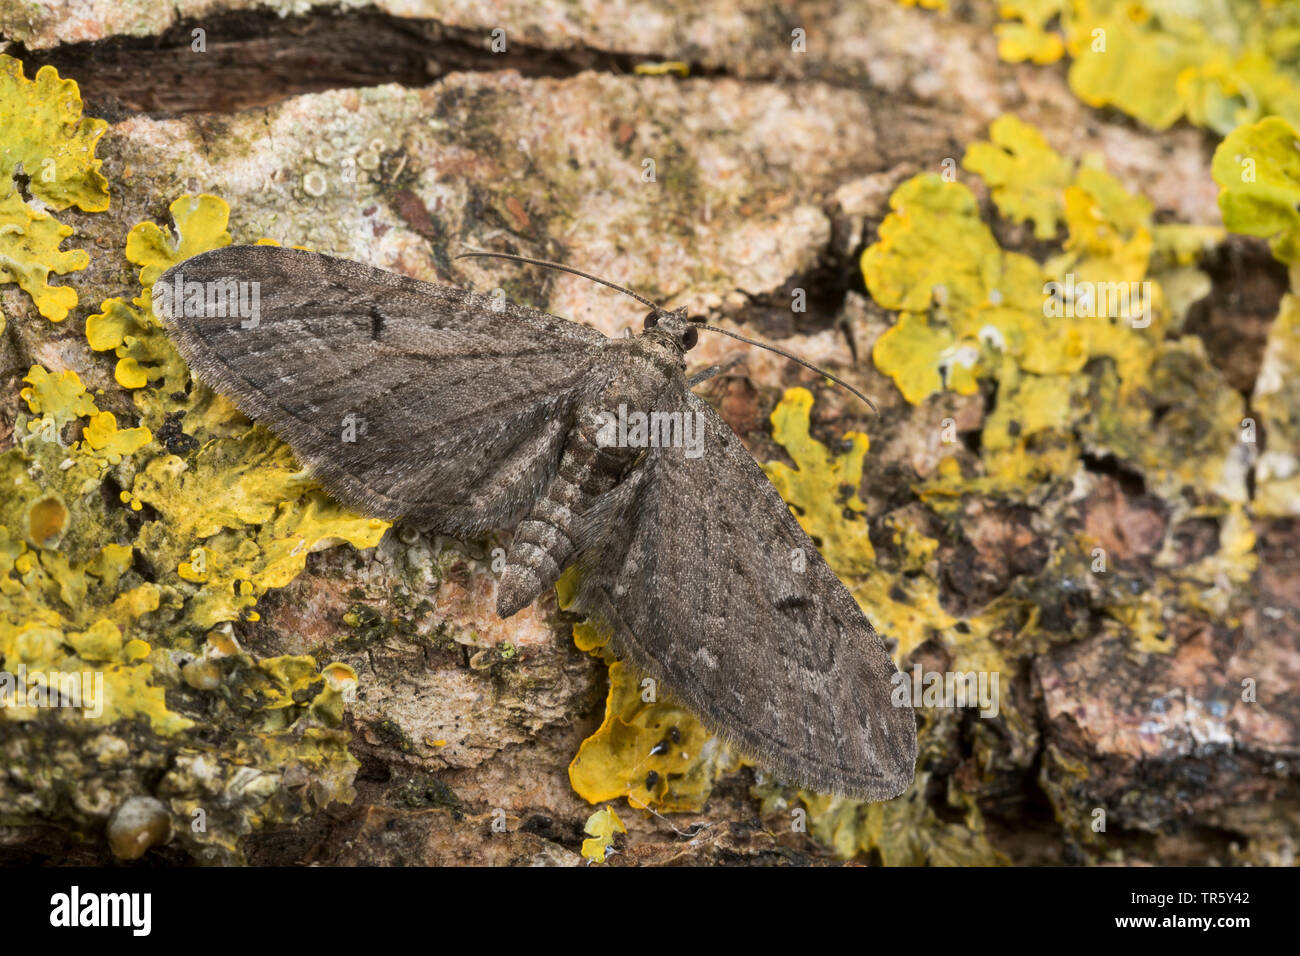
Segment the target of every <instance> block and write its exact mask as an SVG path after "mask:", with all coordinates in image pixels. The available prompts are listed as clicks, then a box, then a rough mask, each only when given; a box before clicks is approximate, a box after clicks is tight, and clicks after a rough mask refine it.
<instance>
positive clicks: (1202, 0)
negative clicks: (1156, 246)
mask: <svg viewBox="0 0 1300 956" xmlns="http://www.w3.org/2000/svg"><path fill="white" fill-rule="evenodd" d="M998 8H999V11H1000V13H1001V15H1002V16H1003V17H1004V18H1005V19H1004V22H1002V23H999V24H998V25H997V26H996V27H995V28H994V30H995V32H996V34H997V37H998V55H999V56H1001V57H1002V59H1004V60H1007V61H1009V62H1013V63H1019V62H1022V61H1025V60H1032V61H1033V62H1035V63H1052V62H1055V61H1056V60H1058V59H1060V57H1061V55H1062V53H1063V52H1068V54H1069V56H1070V57H1071V58H1072V59H1073V62H1072V63H1071V65H1070V71H1069V82H1070V88H1071V89H1072V90H1073V91H1074V93H1075V95H1076V96H1078V97H1079V98H1080V99H1081V100H1083V101H1084V102H1085V103H1087V104H1089V105H1090V106H1095V107H1107V106H1109V107H1114V108H1116V109H1119V110H1122V111H1123V112H1124V113H1127V114H1128V115H1130V116H1133V117H1135V118H1137V119H1139V120H1141V121H1142V122H1144V123H1146V124H1147V125H1148V126H1151V127H1153V128H1155V129H1167V128H1168V127H1170V126H1172V125H1173V124H1174V123H1176V122H1178V121H1179V120H1180V119H1183V118H1186V119H1187V120H1189V121H1190V122H1192V123H1194V124H1196V125H1197V126H1202V127H1205V128H1207V129H1211V130H1214V131H1215V132H1217V133H1219V134H1220V135H1222V134H1226V133H1228V132H1229V131H1230V130H1232V129H1233V128H1234V127H1236V126H1238V125H1239V124H1241V123H1252V122H1254V121H1256V120H1258V119H1260V118H1261V117H1264V116H1269V115H1277V116H1283V117H1286V118H1287V119H1289V120H1291V122H1292V123H1300V70H1298V69H1297V67H1296V56H1295V51H1296V49H1297V46H1298V45H1300V44H1297V39H1296V38H1297V37H1298V36H1300V9H1298V8H1297V6H1296V5H1295V4H1294V3H1292V2H1290V0H1262V2H1261V0H1182V2H1179V3H1169V2H1166V0H1001V2H1000V3H999V5H998ZM1054 21H1055V23H1056V27H1057V28H1056V29H1054V28H1053V22H1054Z"/></svg>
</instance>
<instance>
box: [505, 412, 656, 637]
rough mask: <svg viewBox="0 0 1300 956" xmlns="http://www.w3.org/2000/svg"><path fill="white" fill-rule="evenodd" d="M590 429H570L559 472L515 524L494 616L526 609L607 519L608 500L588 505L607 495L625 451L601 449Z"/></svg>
mask: <svg viewBox="0 0 1300 956" xmlns="http://www.w3.org/2000/svg"><path fill="white" fill-rule="evenodd" d="M595 428H596V426H595V425H594V424H591V423H588V424H587V427H584V426H583V425H580V426H579V427H578V428H576V429H574V431H573V433H572V434H571V436H570V438H569V441H568V443H567V444H566V445H565V449H564V454H563V455H562V456H561V458H560V469H559V472H558V473H557V474H556V475H555V477H554V478H552V479H551V482H550V484H549V485H547V488H546V492H545V494H543V495H542V496H541V497H540V498H538V499H537V501H535V502H534V503H533V505H532V507H531V508H529V510H528V513H527V514H526V515H525V516H524V518H523V519H522V520H521V521H520V522H519V524H518V525H516V527H515V535H514V538H513V540H512V541H511V542H510V550H509V552H508V553H507V554H506V567H505V570H504V571H503V572H502V574H501V581H500V583H499V585H498V587H497V614H498V615H500V616H501V617H503V618H505V617H510V616H511V615H512V614H514V613H515V612H516V611H518V610H520V609H521V608H523V607H527V606H528V605H529V604H531V603H532V602H533V601H534V600H536V599H537V597H538V596H539V595H540V594H541V593H542V592H543V591H545V590H546V589H547V588H549V587H551V586H552V585H553V584H555V582H556V581H557V580H558V579H559V577H560V574H561V573H562V572H563V571H564V569H565V568H566V567H568V566H569V564H570V563H571V562H572V560H573V558H574V557H575V556H576V555H577V554H578V552H579V551H580V550H582V549H583V548H585V547H586V544H585V542H586V539H588V538H589V536H590V535H591V534H592V533H593V532H594V531H596V528H597V527H601V528H603V527H607V526H608V521H610V520H612V518H611V517H609V516H608V515H607V513H608V511H609V510H610V509H609V505H608V504H605V505H603V506H600V507H596V508H595V510H594V511H593V510H592V509H593V506H596V505H600V504H601V502H602V499H607V498H608V497H609V495H608V494H607V493H608V492H610V489H611V488H614V487H615V485H616V484H617V483H618V481H619V479H620V478H621V477H622V475H623V473H624V472H625V471H626V469H627V464H628V456H629V450H628V449H625V448H601V447H600V446H599V445H598V444H597V442H596V431H595ZM634 451H635V450H633V453H634ZM631 500H632V499H631V496H627V497H626V498H620V499H619V501H618V502H617V503H618V505H619V506H620V508H621V507H624V506H625V504H626V502H629V501H631ZM589 514H591V515H592V517H590V518H589V517H588V515H589Z"/></svg>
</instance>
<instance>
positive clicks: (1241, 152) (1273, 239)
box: [1211, 117, 1300, 265]
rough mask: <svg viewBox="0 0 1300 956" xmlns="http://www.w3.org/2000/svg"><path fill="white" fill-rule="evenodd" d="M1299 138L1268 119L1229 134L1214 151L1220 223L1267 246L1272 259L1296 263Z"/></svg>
mask: <svg viewBox="0 0 1300 956" xmlns="http://www.w3.org/2000/svg"><path fill="white" fill-rule="evenodd" d="M1298 143H1300V133H1297V132H1296V131H1295V128H1294V127H1293V126H1292V125H1291V124H1290V123H1288V122H1287V121H1286V120H1284V119H1280V118H1278V117H1270V118H1268V119H1264V120H1261V121H1260V122H1258V123H1256V124H1255V125H1253V126H1243V127H1241V128H1240V129H1237V130H1235V131H1234V132H1233V133H1231V134H1230V135H1229V136H1228V137H1227V138H1226V139H1224V141H1223V142H1222V143H1220V144H1219V148H1218V149H1216V150H1215V151H1214V161H1213V164H1212V166H1211V171H1212V174H1213V176H1214V181H1215V182H1217V183H1218V184H1219V208H1220V209H1221V210H1222V211H1223V223H1224V225H1225V226H1227V227H1228V228H1229V229H1230V230H1232V231H1233V232H1240V233H1244V234H1246V235H1249V236H1260V237H1261V238H1265V239H1267V240H1268V241H1269V248H1270V249H1272V250H1273V255H1274V256H1276V257H1277V258H1278V259H1279V260H1281V261H1282V262H1285V263H1287V264H1288V265H1295V264H1297V263H1300V212H1298V211H1297V209H1296V206H1297V204H1298V203H1300V148H1298V147H1297V144H1298Z"/></svg>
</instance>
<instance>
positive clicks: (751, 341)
mask: <svg viewBox="0 0 1300 956" xmlns="http://www.w3.org/2000/svg"><path fill="white" fill-rule="evenodd" d="M696 328H700V329H708V330H709V331H710V332H721V333H722V334H723V335H730V336H731V337H732V338H733V339H739V340H740V341H742V342H745V343H746V344H748V345H755V346H757V347H758V348H760V349H767V350H768V351H769V352H775V353H776V354H777V355H783V356H785V357H786V358H788V359H789V360H790V361H791V362H795V363H797V364H799V365H802V366H803V367H804V368H806V369H811V370H812V371H814V372H816V373H817V374H818V375H824V376H826V378H829V379H830V380H831V381H832V382H834V383H835V384H836V385H842V386H843V387H844V388H847V389H848V390H849V391H850V392H852V393H853V394H854V395H856V396H858V398H860V399H862V400H863V401H864V402H866V403H867V407H869V408H870V409H871V410H872V411H873V412H875V413H876V414H877V415H879V414H880V409H878V408H876V403H875V402H873V401H872V400H871V399H869V398H867V396H865V395H863V394H862V393H861V392H859V391H858V390H857V389H856V388H854V387H853V386H852V385H850V384H849V383H848V382H846V381H844V379H842V378H840V377H839V376H836V375H832V374H831V373H830V372H828V371H826V369H824V368H818V367H817V366H816V365H813V364H812V363H811V362H805V361H804V360H803V359H801V358H800V357H799V356H797V355H794V354H793V353H790V352H787V351H786V350H785V349H783V348H779V347H777V346H775V345H768V344H767V343H766V342H758V341H756V340H754V339H747V338H745V336H743V335H740V334H738V333H736V332H731V331H728V330H727V329H720V328H718V327H717V326H716V325H705V324H704V323H703V322H699V323H697V324H696Z"/></svg>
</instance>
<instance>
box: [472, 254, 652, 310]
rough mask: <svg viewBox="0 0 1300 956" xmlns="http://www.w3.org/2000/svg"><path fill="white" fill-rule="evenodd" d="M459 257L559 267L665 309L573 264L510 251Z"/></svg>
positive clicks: (644, 303)
mask: <svg viewBox="0 0 1300 956" xmlns="http://www.w3.org/2000/svg"><path fill="white" fill-rule="evenodd" d="M456 258H457V259H475V258H478V259H509V260H510V261H511V262H527V263H529V264H531V265H535V266H545V267H546V268H548V269H558V270H559V271H560V272H568V273H571V274H573V275H575V276H582V278H584V279H590V280H591V281H592V282H599V283H600V284H601V285H606V286H609V287H610V288H611V289H617V290H618V291H619V292H622V293H623V294H624V295H630V296H631V297H632V298H634V299H636V300H637V301H638V302H640V303H641V304H642V305H648V306H650V308H652V309H654V310H655V311H656V312H662V311H663V309H661V308H659V306H657V305H655V304H654V303H653V302H651V301H650V300H649V299H647V298H646V297H645V296H643V295H637V294H636V293H635V292H633V291H632V290H631V289H626V288H624V287H623V286H621V285H617V284H616V283H613V282H610V281H609V280H608V279H602V278H600V276H594V275H591V274H590V273H587V272H581V271H579V270H578V269H574V268H572V267H571V266H566V265H562V264H561V263H559V262H551V261H550V260H549V259H530V258H529V257H528V256H514V255H511V254H510V253H508V252H462V253H461V254H460V255H458V256H456Z"/></svg>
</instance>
